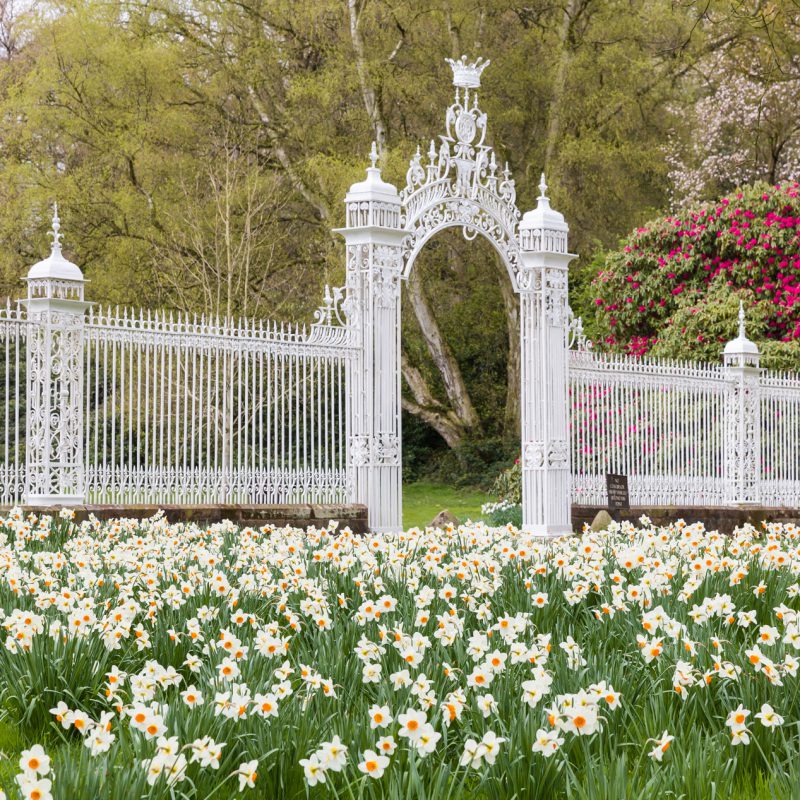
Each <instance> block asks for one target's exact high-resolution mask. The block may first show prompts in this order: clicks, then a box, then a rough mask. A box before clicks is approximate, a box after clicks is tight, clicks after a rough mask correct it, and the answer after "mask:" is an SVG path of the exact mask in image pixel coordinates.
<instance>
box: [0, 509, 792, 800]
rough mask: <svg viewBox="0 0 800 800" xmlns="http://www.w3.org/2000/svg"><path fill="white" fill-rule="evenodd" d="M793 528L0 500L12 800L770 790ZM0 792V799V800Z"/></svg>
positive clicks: (689, 794) (788, 762) (785, 775)
mask: <svg viewBox="0 0 800 800" xmlns="http://www.w3.org/2000/svg"><path fill="white" fill-rule="evenodd" d="M798 573H800V528H795V527H794V526H792V525H785V526H784V525H778V524H775V525H769V526H767V527H766V528H765V529H764V530H755V529H753V528H748V529H745V530H742V531H740V532H738V533H737V534H736V535H734V536H732V537H724V536H721V535H719V534H717V533H714V532H709V531H706V530H704V528H703V527H702V526H701V525H686V524H683V523H678V524H676V525H674V526H671V527H668V528H659V527H654V526H652V525H651V524H650V522H649V521H648V520H647V519H646V518H642V520H641V521H640V523H639V526H638V527H634V526H632V525H630V524H627V523H625V524H623V525H622V526H621V527H620V526H619V525H617V524H616V523H615V524H613V525H612V528H611V530H609V531H607V532H603V533H586V534H584V535H582V536H575V537H570V538H565V539H562V540H558V541H555V542H550V543H545V542H542V541H537V540H535V539H532V538H530V537H529V536H526V535H524V534H522V533H520V532H518V531H516V530H514V529H505V528H495V529H491V528H488V527H486V526H485V525H483V524H472V525H467V526H462V527H459V528H457V529H450V530H425V531H420V530H416V529H414V530H410V531H407V532H405V533H401V534H392V535H380V536H366V537H361V536H355V535H352V534H351V533H350V532H349V531H346V530H344V531H337V530H335V529H329V530H314V529H312V530H309V531H303V530H297V529H283V530H272V529H269V528H265V529H263V530H254V529H250V528H245V529H237V528H236V527H234V526H233V525H231V524H224V523H223V524H218V525H213V526H211V527H208V528H203V527H197V526H195V525H189V524H186V525H184V524H181V525H170V524H168V522H167V521H166V520H165V519H163V518H160V517H156V518H153V519H150V520H144V521H140V520H120V521H115V522H111V523H101V522H87V523H82V524H81V525H77V524H75V523H74V522H73V521H72V520H71V519H70V517H69V514H64V515H63V516H62V517H61V518H58V519H50V518H42V519H36V518H33V517H27V518H26V517H24V516H23V515H22V514H21V512H18V511H12V512H11V513H10V514H9V516H8V517H7V518H5V519H0V645H1V646H0V750H2V751H3V752H2V754H0V788H2V790H3V791H4V793H5V795H6V796H7V797H8V798H17V797H24V798H28V799H29V800H50V798H65V799H66V798H70V799H71V800H73V799H76V798H91V799H92V800H102V799H104V798H108V799H109V800H128V798H130V799H131V800H132V799H133V798H145V797H148V798H198V799H202V800H205V798H214V799H215V800H222V799H223V798H230V797H253V798H288V799H291V798H305V797H309V796H310V797H330V798H342V799H344V798H348V799H349V800H356V798H396V799H397V800H400V799H401V798H430V799H431V800H439V799H440V798H441V800H445V799H447V798H454V799H455V798H466V797H468V798H470V800H480V799H481V798H485V799H486V800H495V799H503V798H519V800H524V798H542V799H544V798H548V800H549V799H550V798H562V797H563V798H614V799H615V800H619V799H620V798H626V797H630V798H656V797H664V798H668V797H669V798H679V797H685V798H698V799H699V798H703V799H705V798H719V799H720V800H724V799H725V798H745V797H746V798H748V800H754V798H761V797H763V798H767V797H770V798H772V797H775V798H783V797H787V798H792V797H798V793H800V758H799V756H800V727H799V726H800V700H798V687H800V679H798V669H800V618H799V617H798V614H799V613H800V598H799V597H798V595H800V583H798V581H800V578H798ZM2 794H3V793H2V792H0V796H2Z"/></svg>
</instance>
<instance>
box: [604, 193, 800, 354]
mask: <svg viewBox="0 0 800 800" xmlns="http://www.w3.org/2000/svg"><path fill="white" fill-rule="evenodd" d="M712 285H713V286H715V287H720V286H723V287H727V288H728V289H729V290H730V291H731V292H736V291H738V290H743V289H747V290H749V291H750V292H752V293H753V294H754V295H755V297H756V298H757V300H756V302H758V303H759V304H761V303H766V304H769V309H768V311H767V313H766V326H767V337H768V338H770V339H776V340H782V341H790V340H792V339H798V338H800V186H799V185H798V184H797V183H784V184H779V185H777V186H772V187H768V186H766V185H765V184H756V185H754V186H750V187H746V188H744V189H742V190H740V191H738V192H735V193H734V194H731V195H729V196H727V197H723V198H721V199H720V200H719V201H717V202H714V203H703V204H700V205H696V206H694V207H691V208H688V209H686V210H685V211H682V212H680V213H678V214H673V215H668V216H665V217H663V218H661V219H659V220H656V221H654V222H652V223H651V224H649V225H647V226H646V227H644V228H637V229H636V230H635V231H634V232H633V233H632V234H631V235H630V236H629V237H628V239H627V240H625V242H624V243H623V246H622V247H621V248H620V249H619V250H617V251H614V252H612V253H610V254H609V255H608V256H607V258H606V261H605V264H604V268H603V269H602V270H601V271H600V272H599V274H598V275H597V277H596V278H595V280H594V282H593V286H594V287H595V289H596V291H597V296H596V297H595V299H594V304H595V308H596V312H597V315H598V323H599V327H600V330H601V332H602V336H601V339H602V341H604V342H605V343H606V344H607V345H608V346H610V347H611V348H612V349H615V350H621V351H624V352H628V353H631V354H635V355H644V354H645V353H647V352H648V351H649V350H650V349H651V348H652V347H653V345H654V344H655V343H656V342H657V341H658V338H659V333H660V332H663V331H664V329H665V328H667V327H668V326H670V325H671V324H672V318H673V316H674V314H675V312H676V311H677V310H678V309H680V308H686V307H689V308H690V310H691V313H693V314H694V313H699V312H701V311H702V309H703V306H704V302H705V298H706V295H707V293H708V290H709V287H710V286H712ZM701 339H702V337H701V338H700V339H699V340H701Z"/></svg>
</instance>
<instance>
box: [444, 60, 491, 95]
mask: <svg viewBox="0 0 800 800" xmlns="http://www.w3.org/2000/svg"><path fill="white" fill-rule="evenodd" d="M445 61H447V63H448V64H449V65H450V67H451V69H452V70H453V86H455V87H460V88H462V89H477V88H478V87H479V86H480V85H481V73H482V72H483V71H484V70H485V69H486V67H488V66H489V64H490V63H491V62H490V61H489V60H487V59H483V58H478V59H477V60H476V61H472V62H467V57H466V56H461V58H459V59H458V61H456V60H454V59H452V58H447V59H445Z"/></svg>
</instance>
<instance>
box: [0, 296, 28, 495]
mask: <svg viewBox="0 0 800 800" xmlns="http://www.w3.org/2000/svg"><path fill="white" fill-rule="evenodd" d="M26 333H27V326H26V324H25V315H24V310H23V309H21V308H20V307H19V306H17V305H16V304H15V305H12V304H11V301H10V300H9V301H7V302H6V303H5V305H2V306H0V371H2V372H1V373H0V387H2V388H1V389H0V391H2V395H0V503H2V504H4V505H9V504H11V503H17V502H19V501H20V499H21V498H22V495H23V493H24V491H25V413H26V409H27V402H26V386H25V344H26Z"/></svg>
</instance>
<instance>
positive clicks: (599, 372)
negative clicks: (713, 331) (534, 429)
mask: <svg viewBox="0 0 800 800" xmlns="http://www.w3.org/2000/svg"><path fill="white" fill-rule="evenodd" d="M758 360H759V358H758V350H757V348H756V347H755V345H753V344H752V342H749V341H748V340H747V339H746V337H745V336H744V318H743V313H741V314H740V333H739V338H738V339H735V340H733V341H732V342H731V343H730V344H729V345H728V347H727V348H726V352H725V361H724V363H720V364H699V363H690V362H682V361H669V360H666V359H650V358H633V357H630V356H624V355H614V354H599V353H595V352H593V351H592V350H591V348H590V347H587V346H586V343H585V339H580V341H578V343H577V346H576V348H575V349H573V350H572V351H571V352H570V405H571V408H570V437H571V464H572V500H573V502H574V503H577V504H579V505H598V506H603V505H605V504H606V483H605V476H606V474H607V473H619V474H624V475H627V476H628V486H629V492H630V501H631V504H632V505H636V506H649V505H668V506H734V505H740V504H756V503H758V504H761V505H765V506H797V505H798V504H800V374H798V373H775V372H769V371H766V370H762V369H760V368H759V366H758Z"/></svg>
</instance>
